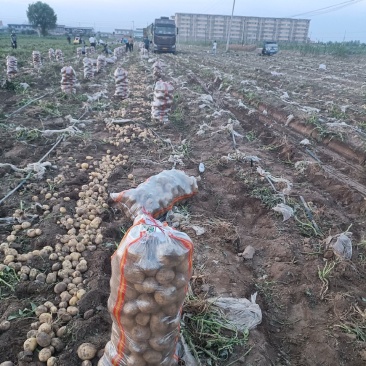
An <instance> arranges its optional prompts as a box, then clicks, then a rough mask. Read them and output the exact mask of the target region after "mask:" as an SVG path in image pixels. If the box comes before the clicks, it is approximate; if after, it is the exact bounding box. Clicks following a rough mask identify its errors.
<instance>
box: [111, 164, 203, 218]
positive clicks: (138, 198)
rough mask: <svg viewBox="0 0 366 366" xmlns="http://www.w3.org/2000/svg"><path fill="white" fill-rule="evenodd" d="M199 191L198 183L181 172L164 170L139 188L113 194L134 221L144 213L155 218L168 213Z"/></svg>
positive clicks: (112, 196) (114, 198)
mask: <svg viewBox="0 0 366 366" xmlns="http://www.w3.org/2000/svg"><path fill="white" fill-rule="evenodd" d="M197 191H198V187H197V181H196V178H194V177H189V176H188V175H186V174H185V173H184V172H183V171H181V170H176V169H172V170H164V171H162V172H161V173H159V174H157V175H154V176H152V177H150V178H149V179H148V180H147V181H145V182H144V183H142V184H140V185H139V186H138V187H137V188H134V189H129V190H127V191H123V192H120V193H111V194H110V196H111V198H112V199H113V200H114V201H115V202H119V203H120V204H121V206H122V208H123V210H124V212H125V214H126V216H127V217H129V218H130V219H132V220H134V219H135V218H136V217H137V216H138V215H140V214H141V213H142V212H143V211H145V212H148V213H149V214H151V215H152V216H154V217H159V216H161V215H162V214H164V213H165V212H167V211H168V210H169V209H170V208H171V207H172V206H173V205H174V204H176V203H177V202H182V201H184V200H186V199H187V198H189V197H191V196H193V195H194V194H196V193H197Z"/></svg>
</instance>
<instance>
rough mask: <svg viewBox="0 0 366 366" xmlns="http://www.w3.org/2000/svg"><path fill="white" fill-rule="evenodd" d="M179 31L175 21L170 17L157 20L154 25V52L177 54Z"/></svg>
mask: <svg viewBox="0 0 366 366" xmlns="http://www.w3.org/2000/svg"><path fill="white" fill-rule="evenodd" d="M177 33H178V29H177V27H176V25H175V21H174V20H172V19H169V18H168V17H161V18H160V19H155V22H154V24H153V47H154V48H153V50H154V52H170V53H176V38H177V37H176V35H177Z"/></svg>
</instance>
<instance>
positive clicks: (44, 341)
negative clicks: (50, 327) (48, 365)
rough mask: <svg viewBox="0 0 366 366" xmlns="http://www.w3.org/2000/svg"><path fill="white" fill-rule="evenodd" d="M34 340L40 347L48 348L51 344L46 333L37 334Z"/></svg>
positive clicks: (49, 337)
mask: <svg viewBox="0 0 366 366" xmlns="http://www.w3.org/2000/svg"><path fill="white" fill-rule="evenodd" d="M36 339H37V343H38V344H39V345H40V346H41V347H48V346H49V345H50V344H51V336H50V335H49V334H48V333H45V332H38V334H37V336H36ZM50 357H51V356H50ZM46 361H47V360H46Z"/></svg>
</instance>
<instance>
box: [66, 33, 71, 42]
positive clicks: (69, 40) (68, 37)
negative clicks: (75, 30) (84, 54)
mask: <svg viewBox="0 0 366 366" xmlns="http://www.w3.org/2000/svg"><path fill="white" fill-rule="evenodd" d="M66 39H67V42H69V44H70V43H71V37H70V34H68V35H67V38H66Z"/></svg>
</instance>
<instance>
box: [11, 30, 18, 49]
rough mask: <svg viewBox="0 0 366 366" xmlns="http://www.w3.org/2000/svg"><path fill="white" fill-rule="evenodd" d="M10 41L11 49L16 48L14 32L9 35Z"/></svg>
mask: <svg viewBox="0 0 366 366" xmlns="http://www.w3.org/2000/svg"><path fill="white" fill-rule="evenodd" d="M10 39H11V47H13V49H15V48H17V47H18V45H17V35H16V34H15V33H14V32H12V33H11V36H10Z"/></svg>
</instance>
